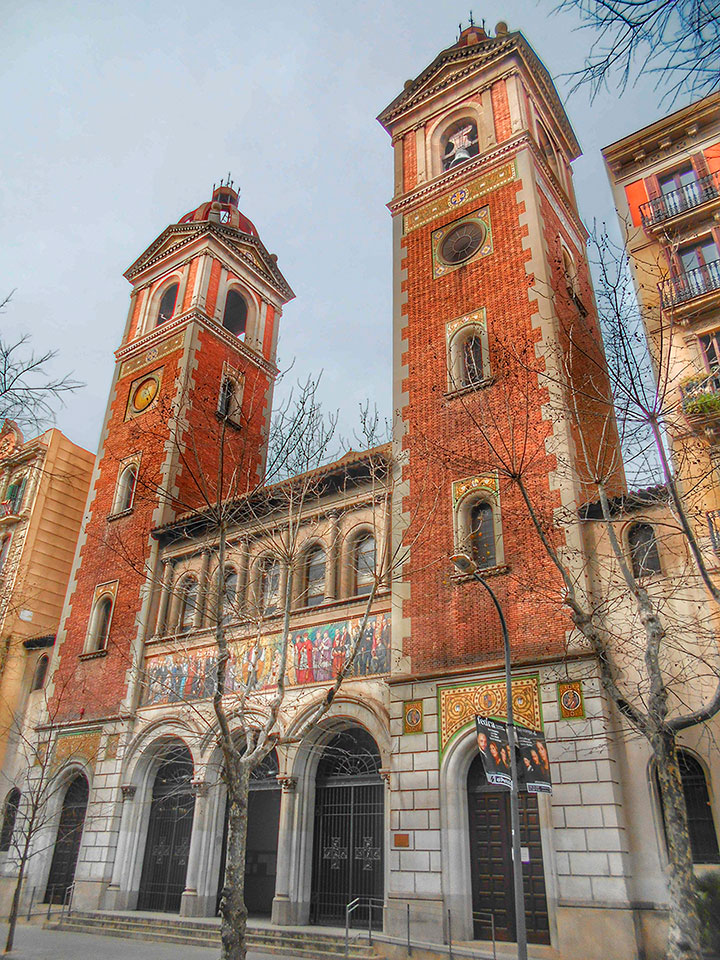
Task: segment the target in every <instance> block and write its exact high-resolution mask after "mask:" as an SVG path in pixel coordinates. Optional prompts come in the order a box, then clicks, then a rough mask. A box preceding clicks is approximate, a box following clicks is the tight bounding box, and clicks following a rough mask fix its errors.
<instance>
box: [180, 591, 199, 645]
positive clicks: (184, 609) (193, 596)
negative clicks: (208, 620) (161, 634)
mask: <svg viewBox="0 0 720 960" xmlns="http://www.w3.org/2000/svg"><path fill="white" fill-rule="evenodd" d="M197 599H198V582H197V580H196V579H195V577H185V579H184V580H183V581H182V583H181V584H180V609H179V611H178V626H177V628H178V633H186V632H187V631H188V630H191V629H192V626H193V623H194V620H195V609H196V607H197Z"/></svg>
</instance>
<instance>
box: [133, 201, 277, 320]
mask: <svg viewBox="0 0 720 960" xmlns="http://www.w3.org/2000/svg"><path fill="white" fill-rule="evenodd" d="M203 237H207V238H208V239H210V238H214V239H216V240H218V241H219V242H220V243H221V244H222V245H223V246H225V247H226V248H228V249H229V251H230V252H231V253H232V254H233V255H234V256H236V257H239V258H240V259H241V260H244V261H245V262H249V263H250V264H252V266H253V267H254V268H255V269H256V270H258V271H259V272H260V273H261V274H262V275H263V277H264V279H265V280H266V281H267V282H268V283H269V284H271V285H272V286H273V287H275V288H276V289H277V290H278V291H279V292H280V293H281V294H282V296H283V298H284V299H285V300H286V301H287V300H292V299H293V297H294V296H295V294H294V293H293V291H292V289H291V288H290V286H289V285H288V283H287V281H286V280H285V278H284V276H283V275H282V273H281V272H280V270H279V269H278V266H277V264H276V262H275V260H274V258H273V257H272V256H271V255H270V254H269V253H268V251H267V250H266V249H265V246H264V245H263V243H262V241H260V240H259V239H258V238H257V237H255V236H251V235H250V234H244V233H242V232H240V231H238V230H237V229H235V228H234V227H228V226H225V225H223V224H217V223H213V222H212V221H207V220H206V221H200V222H195V223H176V224H172V225H171V226H169V227H167V228H166V229H165V230H164V231H163V232H162V233H161V234H160V236H159V237H158V238H157V239H156V240H154V241H153V243H151V244H150V246H149V247H147V249H146V250H145V251H144V252H143V253H142V254H141V255H140V256H139V257H138V259H137V260H136V261H135V262H134V263H133V264H132V265H131V266H130V267H128V269H127V270H126V271H125V274H124V276H125V277H126V279H128V280H133V279H134V278H135V277H137V276H138V275H139V274H141V273H142V272H143V271H144V270H147V269H148V268H149V267H151V266H153V265H154V264H156V263H158V262H160V261H161V260H164V259H166V258H168V257H171V256H173V255H174V254H175V253H177V252H178V251H181V250H182V249H183V248H184V247H189V246H190V245H191V244H193V243H196V242H197V241H198V240H200V239H201V238H203Z"/></svg>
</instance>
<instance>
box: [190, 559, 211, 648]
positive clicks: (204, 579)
mask: <svg viewBox="0 0 720 960" xmlns="http://www.w3.org/2000/svg"><path fill="white" fill-rule="evenodd" d="M210 553H211V551H210V549H206V550H203V552H202V566H201V568H200V578H199V580H198V592H197V604H196V605H195V613H194V615H193V627H194V628H195V629H196V630H199V629H200V627H202V625H203V621H204V619H205V602H206V600H207V593H208V571H209V569H210Z"/></svg>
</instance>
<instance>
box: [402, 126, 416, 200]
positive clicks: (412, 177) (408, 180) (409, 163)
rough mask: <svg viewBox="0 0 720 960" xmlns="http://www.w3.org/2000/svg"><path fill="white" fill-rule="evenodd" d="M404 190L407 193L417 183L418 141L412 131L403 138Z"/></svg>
mask: <svg viewBox="0 0 720 960" xmlns="http://www.w3.org/2000/svg"><path fill="white" fill-rule="evenodd" d="M402 143H403V190H405V192H406V193H407V192H408V191H409V190H412V188H413V187H414V186H415V184H416V183H417V140H416V138H415V131H414V130H411V131H410V133H406V134H405V136H404V137H403V142H402Z"/></svg>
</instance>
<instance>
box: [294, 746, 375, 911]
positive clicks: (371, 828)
mask: <svg viewBox="0 0 720 960" xmlns="http://www.w3.org/2000/svg"><path fill="white" fill-rule="evenodd" d="M380 765H381V762H380V752H379V751H378V748H377V744H376V743H375V741H374V740H373V738H372V737H371V736H370V734H369V733H366V731H365V730H362V729H361V728H359V727H353V728H351V729H349V730H344V731H343V732H342V733H339V734H337V735H336V736H335V737H333V739H332V740H330V742H329V743H328V744H327V746H326V747H325V749H324V750H323V754H322V757H321V758H320V763H319V764H318V769H317V778H316V788H315V833H314V844H313V873H312V895H311V901H310V921H311V922H312V923H320V924H338V923H344V922H345V907H346V906H347V904H348V903H349V902H350V901H351V900H354V899H355V898H356V897H363V898H368V897H372V898H376V899H378V900H382V898H383V895H384V873H383V841H384V835H385V830H384V825H385V790H384V786H383V781H382V778H381V777H380V772H379V771H380ZM367 909H368V908H367V907H364V908H361V909H360V910H358V911H356V913H355V918H356V919H357V921H358V922H359V923H363V924H366V923H367ZM379 913H380V911H375V912H374V917H373V919H374V920H377V919H379Z"/></svg>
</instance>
